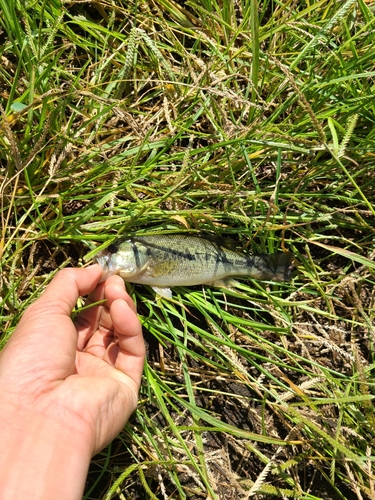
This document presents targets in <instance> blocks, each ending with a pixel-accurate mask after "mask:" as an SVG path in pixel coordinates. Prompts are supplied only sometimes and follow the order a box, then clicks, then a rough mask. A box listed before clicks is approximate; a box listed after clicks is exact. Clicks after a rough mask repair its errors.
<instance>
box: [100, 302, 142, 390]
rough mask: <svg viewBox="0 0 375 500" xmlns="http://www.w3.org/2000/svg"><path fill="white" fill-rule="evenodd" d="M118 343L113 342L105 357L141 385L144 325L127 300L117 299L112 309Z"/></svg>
mask: <svg viewBox="0 0 375 500" xmlns="http://www.w3.org/2000/svg"><path fill="white" fill-rule="evenodd" d="M110 313H111V317H112V321H113V325H114V329H115V335H116V337H117V343H114V342H113V343H111V344H110V345H109V347H108V349H107V352H106V354H105V355H104V357H103V359H104V360H105V361H107V362H108V363H110V364H112V365H113V366H114V367H115V368H117V369H118V370H121V371H122V372H123V373H125V374H126V375H128V376H129V377H131V378H132V379H133V380H134V381H135V382H136V383H137V385H138V386H139V385H140V383H141V378H142V373H143V364H144V359H145V345H144V340H143V335H142V327H141V324H140V322H139V319H138V317H137V315H136V314H135V312H134V311H133V310H132V309H131V308H130V306H129V305H128V303H127V302H125V301H123V300H115V301H114V302H113V303H112V305H111V309H110Z"/></svg>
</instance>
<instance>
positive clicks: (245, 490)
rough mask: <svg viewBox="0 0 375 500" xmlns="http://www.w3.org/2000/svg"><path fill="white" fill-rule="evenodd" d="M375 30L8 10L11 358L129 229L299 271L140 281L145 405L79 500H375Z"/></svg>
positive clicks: (160, 8) (237, 14)
mask: <svg viewBox="0 0 375 500" xmlns="http://www.w3.org/2000/svg"><path fill="white" fill-rule="evenodd" d="M374 29H375V9H374V5H373V4H372V2H369V1H365V0H358V1H353V0H349V1H348V0H346V1H342V2H338V1H337V0H320V1H314V0H312V1H309V2H291V1H285V2H278V1H268V0H265V1H262V2H258V3H257V2H256V0H243V1H241V2H230V1H228V0H222V2H216V1H215V0H197V1H189V2H186V3H183V2H178V3H177V2H174V1H173V0H155V1H153V2H149V1H145V0H139V1H138V2H122V1H116V2H107V3H104V2H103V3H95V4H94V3H74V2H71V3H69V2H65V3H64V4H62V5H61V4H60V2H59V1H58V0H53V1H51V2H43V1H41V0H35V1H30V2H23V3H21V2H19V1H17V0H0V51H1V66H0V101H1V103H2V108H3V109H2V117H1V124H0V126H1V134H0V162H1V163H0V167H1V170H0V175H1V178H0V181H1V184H0V186H1V187H0V192H1V221H2V225H1V242H0V245H1V246H0V250H1V264H0V265H1V282H2V302H1V311H0V314H1V323H2V331H3V335H2V344H4V343H5V342H6V340H7V338H8V336H9V335H10V334H11V333H12V331H13V329H14V327H15V325H16V324H17V322H18V320H19V318H20V315H21V314H22V312H23V311H24V309H25V308H26V307H27V306H28V305H29V304H30V303H31V302H33V301H34V300H35V298H36V297H37V296H38V295H39V294H40V293H41V291H42V290H43V288H44V287H45V285H46V284H47V283H48V282H49V281H50V279H51V278H52V276H53V275H54V273H55V272H56V271H57V270H58V269H60V268H62V267H64V266H66V265H82V264H83V263H84V257H85V255H87V254H88V255H89V258H90V256H92V255H94V253H95V251H96V249H97V248H98V246H100V245H107V244H108V243H109V242H110V241H111V240H112V239H114V238H115V237H116V236H117V235H119V234H126V233H128V232H153V231H170V230H178V231H186V230H188V231H200V232H203V233H205V232H207V233H215V234H218V235H223V236H226V237H232V238H234V239H236V240H237V241H238V243H239V245H240V246H243V247H246V248H248V249H250V250H251V251H253V252H273V251H276V250H277V249H279V248H280V247H285V248H287V249H288V250H290V251H292V252H294V253H295V255H296V259H297V271H296V273H295V275H294V277H293V279H292V281H291V282H290V283H286V284H278V285H276V284H272V283H259V282H255V281H242V284H241V286H239V287H238V289H236V290H221V289H214V288H210V287H204V288H202V287H194V288H176V289H174V296H173V300H172V301H168V300H165V299H157V298H156V297H155V295H154V293H153V292H152V291H151V290H150V289H149V288H147V287H142V286H136V287H134V286H131V285H130V286H129V291H130V293H131V294H132V296H133V298H134V300H135V301H136V303H137V307H138V311H139V315H140V318H141V321H142V323H143V325H144V330H145V337H146V341H147V343H148V345H149V348H148V361H147V364H146V367H145V374H144V381H143V386H142V391H141V395H140V404H139V408H138V410H137V413H136V414H135V415H134V417H133V419H132V420H131V422H130V423H128V424H127V426H126V428H125V429H124V431H123V432H122V433H121V435H120V436H119V437H118V438H117V439H116V440H115V441H114V442H113V443H112V445H111V446H109V447H108V448H107V449H106V450H104V451H103V452H102V453H100V454H99V455H98V456H96V457H95V458H94V459H93V463H92V467H91V469H90V473H89V477H88V483H87V490H86V493H85V499H87V500H89V499H99V498H105V499H110V498H122V499H123V498H126V499H130V498H134V499H138V498H139V499H141V498H142V499H143V498H157V499H167V498H168V499H183V498H189V499H199V498H212V499H233V498H244V499H245V498H251V497H254V498H266V499H267V498H300V499H310V500H312V499H320V498H322V499H329V498H332V499H352V498H353V499H365V498H375V483H374V468H373V462H374V456H375V450H374V447H375V431H374V428H375V413H374V407H373V398H374V361H375V356H374V355H375V352H374V343H375V326H374V325H375V323H374V284H375V273H374V270H375V264H374V255H375V245H374V232H375V222H374V221H375V218H374V215H375V211H374V200H375V168H374V161H375V126H374V117H375V99H374V93H375V63H374V61H375V40H374V36H373V31H374Z"/></svg>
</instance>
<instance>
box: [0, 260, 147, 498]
mask: <svg viewBox="0 0 375 500" xmlns="http://www.w3.org/2000/svg"><path fill="white" fill-rule="evenodd" d="M100 273H101V271H100V268H99V266H92V267H89V268H86V269H72V268H69V269H68V268H67V269H63V270H62V271H59V272H58V273H57V274H56V276H55V277H54V279H53V280H52V281H51V283H50V284H49V285H48V287H47V288H46V290H45V291H44V293H43V294H42V295H41V297H40V298H39V299H38V300H37V301H36V302H35V303H34V304H32V305H31V306H30V307H29V308H28V309H27V310H26V312H25V313H24V315H23V317H22V319H21V321H20V323H19V325H18V327H17V328H16V330H15V332H14V333H13V335H12V337H11V338H10V340H9V342H8V344H7V345H6V347H5V348H4V349H3V351H2V352H1V354H0V406H1V419H2V422H4V421H5V424H4V426H3V429H5V430H6V429H8V430H9V433H8V442H9V443H10V444H9V446H11V443H13V447H14V446H15V444H14V442H13V441H14V440H13V437H14V434H16V433H17V432H18V431H19V428H20V426H22V425H23V426H25V425H26V427H27V428H28V429H29V432H31V433H33V432H34V430H35V432H36V429H39V430H38V432H39V440H43V439H44V440H47V441H48V444H50V442H52V441H53V443H55V442H56V440H58V441H59V446H60V447H61V446H63V448H64V450H65V449H66V448H67V449H69V447H67V446H65V445H67V444H68V441H69V440H70V441H71V443H70V444H73V447H76V448H77V446H78V448H79V450H80V455H81V456H82V455H84V457H85V461H87V457H88V460H89V458H90V456H92V455H93V454H95V453H96V452H98V451H99V450H100V449H102V448H103V447H104V446H105V445H106V444H108V443H109V442H110V441H111V440H112V439H113V438H114V437H115V436H116V435H117V434H118V432H119V431H120V430H121V429H122V427H123V426H124V424H125V422H126V421H127V420H128V418H129V416H130V414H131V413H132V412H133V411H134V409H135V408H136V405H137V398H138V390H139V386H140V381H141V376H142V371H143V363H144V357H145V347H144V343H143V337H142V330H141V325H140V323H139V320H138V318H137V315H136V313H135V306H134V303H133V301H132V300H131V298H130V297H129V295H128V294H127V293H126V291H125V287H124V283H123V281H122V279H121V278H119V277H118V276H112V277H110V278H109V279H108V280H107V281H105V282H104V283H101V284H99V285H97V283H98V281H99V278H100ZM90 292H91V293H90ZM88 293H90V295H89V297H88V299H87V302H86V304H87V305H88V304H91V303H93V302H98V301H100V300H102V299H106V302H105V303H104V304H102V305H97V306H93V307H92V308H89V309H85V310H84V311H82V312H81V313H79V314H78V316H77V317H76V319H75V321H74V322H73V321H72V320H71V318H70V315H71V312H72V310H73V308H74V306H75V305H76V303H77V299H78V297H79V296H80V295H86V294H88ZM4 419H5V420H4ZM34 424H35V425H34ZM12 429H13V430H12ZM22 430H24V429H22ZM0 432H1V425H0ZM12 433H13V434H12ZM24 434H25V431H24ZM61 440H63V441H64V440H65V443H62V441H61ZM18 441H19V440H18ZM34 441H35V440H34ZM72 441H74V443H72ZM16 442H17V440H16ZM2 449H3V450H4V446H3V445H2ZM87 466H88V465H87ZM0 489H1V488H0ZM18 498H19V497H18ZM35 498H36V497H35ZM41 498H42V497H41ZM51 498H52V497H51ZM53 498H55V497H53ZM66 498H69V496H67V497H66Z"/></svg>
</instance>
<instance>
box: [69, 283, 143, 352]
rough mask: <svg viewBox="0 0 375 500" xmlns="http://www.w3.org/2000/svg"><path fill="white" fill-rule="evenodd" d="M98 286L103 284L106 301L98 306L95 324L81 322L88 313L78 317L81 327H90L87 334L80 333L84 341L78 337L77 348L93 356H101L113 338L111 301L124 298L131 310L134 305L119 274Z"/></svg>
mask: <svg viewBox="0 0 375 500" xmlns="http://www.w3.org/2000/svg"><path fill="white" fill-rule="evenodd" d="M99 286H104V288H103V294H104V297H105V298H106V299H107V301H106V303H105V304H104V305H103V307H101V308H100V314H99V315H98V317H96V320H97V321H96V323H95V324H90V323H87V322H86V325H85V323H82V320H86V319H87V318H90V316H89V314H86V315H84V314H83V316H82V317H80V318H78V321H79V322H80V323H81V324H82V326H83V327H84V326H86V327H87V328H88V329H89V330H90V328H92V331H91V333H90V334H88V332H87V331H86V334H85V335H84V333H83V334H82V338H84V341H83V342H82V341H81V340H82V339H80V342H79V344H78V349H79V350H81V349H84V350H85V351H86V352H90V353H91V354H94V355H95V356H98V357H103V355H104V351H105V350H106V349H107V347H108V345H109V343H110V342H112V341H113V338H114V326H113V321H112V318H111V314H110V307H111V305H112V303H113V302H114V301H115V300H117V299H121V300H124V301H125V302H126V303H127V304H128V305H129V307H130V309H131V310H132V311H133V312H135V305H134V302H133V301H132V299H131V298H130V297H129V295H128V293H127V292H126V290H125V284H124V281H123V280H122V279H121V278H120V277H119V276H111V277H110V278H108V279H107V280H106V281H105V282H104V283H103V284H102V285H99ZM94 293H95V292H94ZM87 313H89V310H87Z"/></svg>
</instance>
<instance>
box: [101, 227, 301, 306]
mask: <svg viewBox="0 0 375 500" xmlns="http://www.w3.org/2000/svg"><path fill="white" fill-rule="evenodd" d="M96 260H97V262H98V264H99V265H100V267H101V268H102V277H101V281H104V280H106V279H107V278H108V277H109V276H111V275H113V274H118V275H120V276H121V277H122V278H123V279H124V280H125V281H130V282H132V283H142V284H144V285H150V286H151V287H152V288H153V289H154V290H155V291H156V292H157V293H159V294H160V295H162V296H164V297H171V296H172V292H171V290H170V287H173V286H192V285H201V284H210V285H216V286H227V285H228V278H230V277H231V276H249V277H251V278H255V279H260V280H272V281H287V280H289V279H290V267H291V263H292V260H293V255H292V254H291V253H289V252H285V253H282V252H281V253H276V254H263V255H250V254H246V253H241V252H239V251H234V250H231V249H230V248H227V247H226V246H223V245H222V244H220V243H219V242H216V241H212V240H211V239H207V238H204V237H200V236H191V235H184V234H167V235H159V234H158V235H150V236H135V237H128V238H123V239H119V240H117V241H115V242H114V243H112V244H111V245H109V247H107V248H106V249H105V250H104V251H102V252H100V253H99V254H97V256H96Z"/></svg>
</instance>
